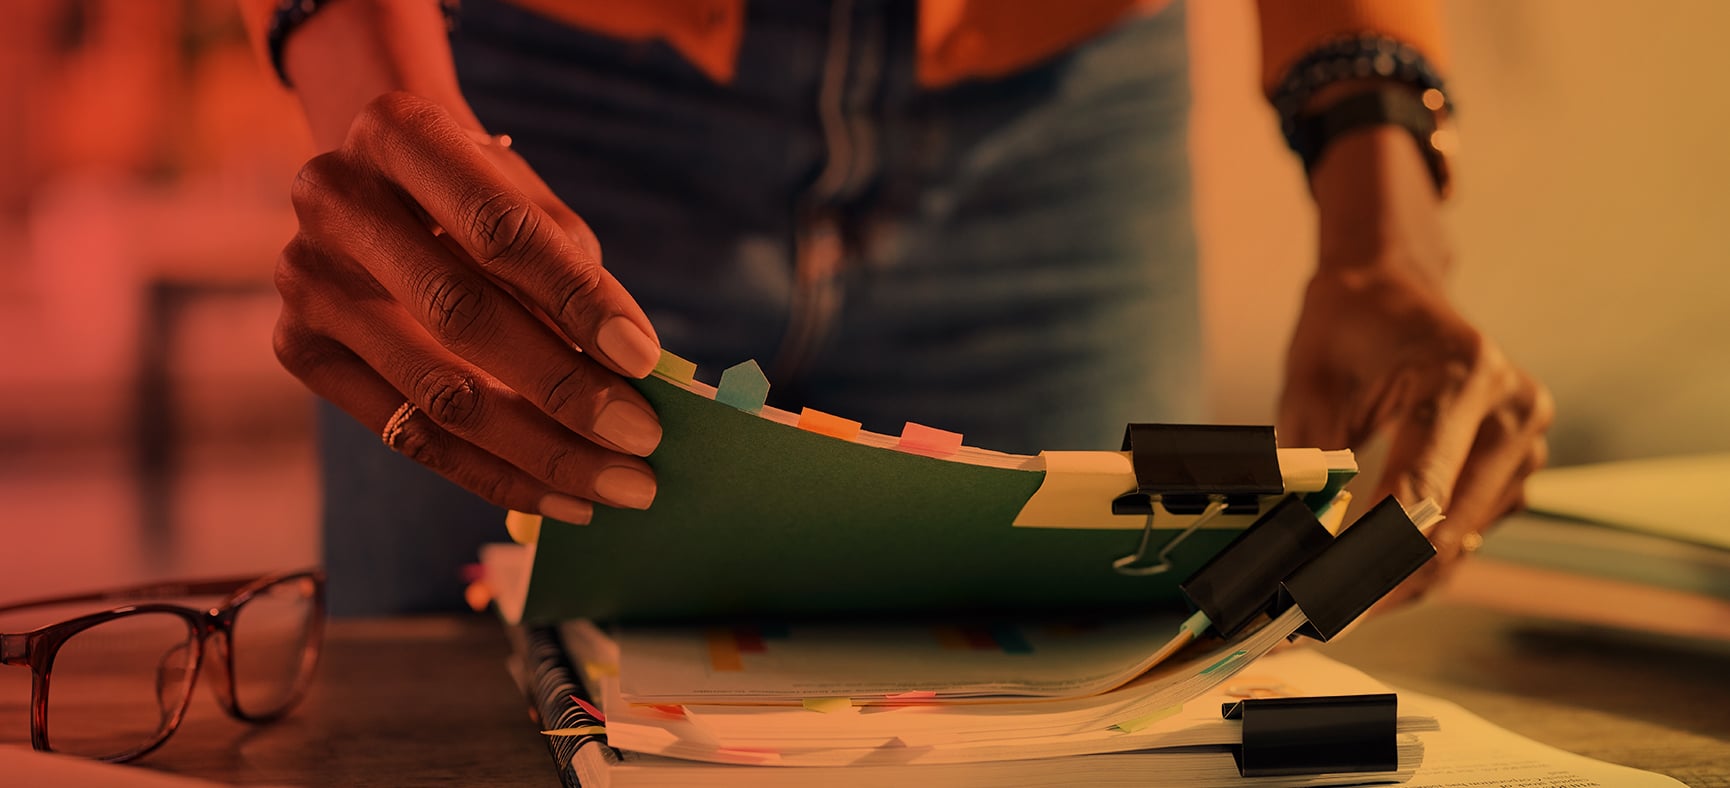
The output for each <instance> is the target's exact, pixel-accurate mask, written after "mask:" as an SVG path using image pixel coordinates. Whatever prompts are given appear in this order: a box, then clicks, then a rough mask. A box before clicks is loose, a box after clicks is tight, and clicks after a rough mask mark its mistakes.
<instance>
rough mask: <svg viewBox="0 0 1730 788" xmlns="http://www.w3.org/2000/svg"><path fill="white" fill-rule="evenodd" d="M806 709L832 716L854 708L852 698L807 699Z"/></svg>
mask: <svg viewBox="0 0 1730 788" xmlns="http://www.w3.org/2000/svg"><path fill="white" fill-rule="evenodd" d="M805 708H806V709H809V710H811V711H820V712H823V713H824V714H830V713H833V712H837V711H846V710H847V709H851V708H853V699H852V698H806V699H805Z"/></svg>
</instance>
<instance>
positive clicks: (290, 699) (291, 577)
mask: <svg viewBox="0 0 1730 788" xmlns="http://www.w3.org/2000/svg"><path fill="white" fill-rule="evenodd" d="M216 596H220V597H223V600H222V603H221V604H219V605H217V606H216V607H211V608H206V609H194V608H190V607H183V606H180V605H173V604H166V603H163V602H154V601H148V600H164V599H182V598H197V597H216ZM116 602H126V603H129V604H125V605H124V606H122V607H116V608H113V609H111V610H105V611H102V612H98V613H91V614H88V615H83V616H79V617H77V618H74V619H71V620H69V621H63V622H60V623H58V624H51V625H49V626H45V627H41V628H39V629H35V630H32V631H30V632H21V633H16V634H0V665H15V666H19V667H27V668H29V669H30V670H31V672H32V674H33V676H32V681H31V692H30V741H31V744H32V745H34V746H35V748H36V749H38V750H47V751H53V752H60V753H66V754H69V755H79V756H83V757H88V758H96V759H100V760H104V761H115V762H118V761H129V760H132V759H134V758H137V757H139V756H142V755H144V754H146V753H149V752H150V751H152V750H154V749H156V748H157V747H160V746H162V743H163V742H164V741H167V740H168V737H169V736H170V735H171V734H173V733H174V730H175V729H176V728H178V727H179V726H180V721H181V720H182V719H183V718H184V717H185V716H186V709H187V707H188V706H189V705H191V701H192V690H193V686H194V684H195V683H196V682H197V680H198V670H199V667H200V666H201V665H203V664H204V661H205V660H204V656H205V646H206V645H207V644H209V643H212V642H214V649H213V650H212V653H213V656H214V657H215V659H213V660H212V661H211V669H212V670H214V671H216V681H217V684H216V687H215V691H216V698H217V701H218V703H219V704H220V705H221V706H222V709H223V710H224V711H226V712H227V713H228V714H229V716H231V717H234V718H235V719H239V720H244V721H246V722H252V723H261V722H269V721H271V720H275V719H277V718H279V717H281V716H283V715H284V714H287V713H288V711H289V710H290V709H292V708H293V707H294V704H295V703H296V702H298V701H299V700H300V697H301V695H303V694H304V693H305V691H306V687H307V684H308V683H309V682H310V680H311V678H312V673H313V668H314V667H315V666H316V665H317V664H318V651H319V645H320V643H321V642H322V640H323V634H324V573H323V572H322V571H320V570H316V569H309V570H301V571H295V572H286V573H279V574H273V575H268V576H266V577H262V578H239V579H227V580H203V581H195V582H180V583H161V584H155V585H148V586H138V587H134V588H126V589H120V590H115V591H105V592H101V593H95V594H83V595H79V596H70V597H59V598H54V599H38V600H32V601H29V602H23V603H19V604H13V605H0V614H13V613H17V612H20V611H24V610H29V609H36V608H47V607H55V606H61V605H78V604H101V603H110V604H111V603H116ZM50 677H52V678H53V679H54V681H53V682H52V687H51V686H50V682H49V678H50ZM50 689H52V692H51V691H50ZM51 723H52V727H51V726H50V724H51Z"/></svg>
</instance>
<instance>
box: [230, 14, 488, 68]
mask: <svg viewBox="0 0 1730 788" xmlns="http://www.w3.org/2000/svg"><path fill="white" fill-rule="evenodd" d="M328 2H329V0H278V2H277V4H276V11H275V12H273V13H272V14H271V15H270V30H269V31H268V32H267V33H266V34H265V37H264V43H265V49H266V50H267V51H268V52H269V53H270V67H271V69H273V70H274V71H276V78H277V79H278V80H281V82H282V84H283V87H289V88H292V87H294V82H292V81H291V80H289V78H288V71H286V70H285V69H284V68H283V67H282V49H283V45H284V44H286V43H287V42H288V34H289V33H293V32H294V31H295V29H296V28H299V27H300V26H301V25H303V24H306V20H308V19H311V18H312V15H313V14H316V13H318V9H320V8H323V7H324V6H325V5H327V4H328ZM438 4H439V10H440V11H443V12H444V17H445V30H447V31H449V30H454V29H455V28H456V23H457V11H458V10H459V6H460V5H461V0H438Z"/></svg>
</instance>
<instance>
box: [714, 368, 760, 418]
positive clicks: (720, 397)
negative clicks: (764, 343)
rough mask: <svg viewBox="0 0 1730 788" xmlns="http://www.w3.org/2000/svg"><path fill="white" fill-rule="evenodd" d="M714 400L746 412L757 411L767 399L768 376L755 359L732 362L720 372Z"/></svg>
mask: <svg viewBox="0 0 1730 788" xmlns="http://www.w3.org/2000/svg"><path fill="white" fill-rule="evenodd" d="M715 401H716V402H724V403H726V404H728V405H731V406H733V407H735V408H738V409H739V410H742V411H745V412H746V413H758V412H761V411H762V410H763V403H765V402H768V401H769V378H768V376H766V375H764V374H763V368H762V367H759V366H757V362H755V361H746V362H743V363H740V364H734V365H733V366H730V367H728V368H727V371H726V372H722V373H721V385H720V386H718V387H716V389H715Z"/></svg>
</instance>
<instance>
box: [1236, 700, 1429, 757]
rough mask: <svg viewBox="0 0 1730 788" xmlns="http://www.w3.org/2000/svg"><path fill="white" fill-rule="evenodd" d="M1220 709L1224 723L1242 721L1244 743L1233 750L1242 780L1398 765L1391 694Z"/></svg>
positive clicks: (1262, 702)
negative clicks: (1223, 716) (1226, 720)
mask: <svg viewBox="0 0 1730 788" xmlns="http://www.w3.org/2000/svg"><path fill="white" fill-rule="evenodd" d="M1220 710H1221V712H1222V713H1223V714H1224V715H1225V718H1226V719H1228V720H1237V719H1241V720H1243V744H1241V745H1237V746H1234V747H1233V748H1232V751H1233V752H1232V754H1233V755H1234V756H1236V758H1237V770H1238V774H1239V775H1241V776H1243V777H1284V776H1292V775H1307V774H1342V773H1346V774H1349V773H1359V772H1392V771H1398V770H1399V767H1400V758H1399V749H1398V740H1397V738H1396V735H1397V733H1398V725H1399V722H1398V712H1399V702H1398V700H1397V698H1396V697H1395V696H1394V694H1393V693H1383V694H1379V695H1340V696H1333V697H1316V698H1257V699H1251V700H1243V701H1238V702H1236V703H1226V704H1222V705H1221V709H1220Z"/></svg>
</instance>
